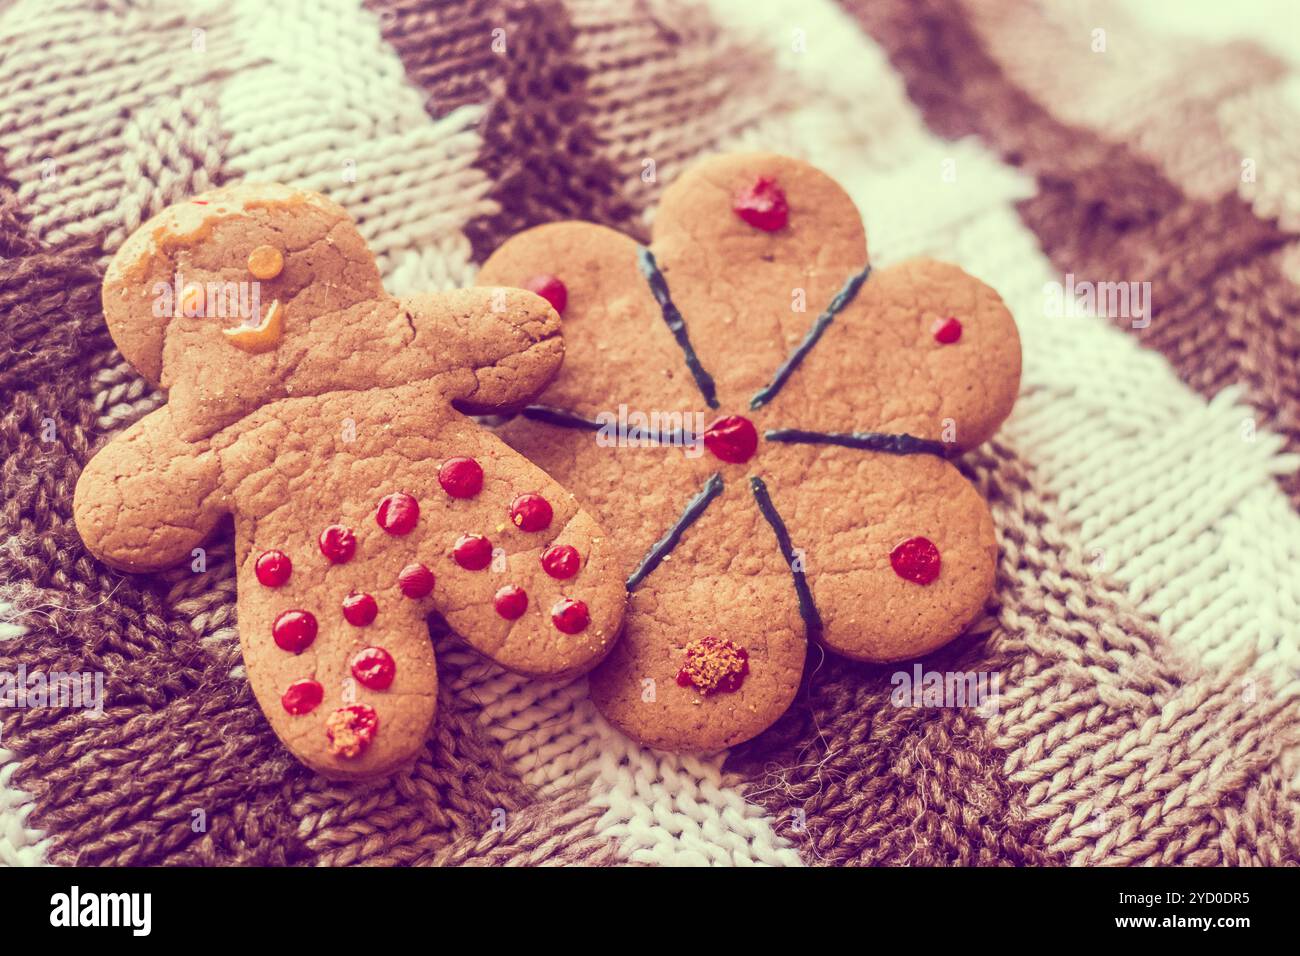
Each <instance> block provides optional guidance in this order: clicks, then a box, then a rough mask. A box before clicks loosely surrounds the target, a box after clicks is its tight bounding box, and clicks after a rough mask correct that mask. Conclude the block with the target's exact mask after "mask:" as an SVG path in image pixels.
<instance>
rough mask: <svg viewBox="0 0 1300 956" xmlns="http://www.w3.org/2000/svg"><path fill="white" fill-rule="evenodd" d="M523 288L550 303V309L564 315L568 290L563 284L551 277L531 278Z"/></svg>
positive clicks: (539, 276)
mask: <svg viewBox="0 0 1300 956" xmlns="http://www.w3.org/2000/svg"><path fill="white" fill-rule="evenodd" d="M524 288H525V289H527V290H528V291H529V292H535V293H536V294H537V295H540V296H541V297H542V298H543V299H545V300H546V301H547V302H549V303H551V308H552V309H554V310H555V311H556V312H558V313H560V315H564V307H565V306H566V305H568V304H569V290H568V289H566V288H565V287H564V283H563V282H561V281H560V280H559V279H558V278H556V277H555V276H553V275H549V274H548V275H538V276H533V277H532V278H531V279H529V280H528V281H527V282H525V283H524Z"/></svg>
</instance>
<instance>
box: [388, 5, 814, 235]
mask: <svg viewBox="0 0 1300 956" xmlns="http://www.w3.org/2000/svg"><path fill="white" fill-rule="evenodd" d="M367 4H368V6H370V7H371V8H372V9H374V10H376V11H377V13H378V15H379V20H380V28H381V30H382V31H383V34H384V36H385V38H386V39H387V40H388V41H389V42H390V43H391V44H392V46H393V48H394V49H395V50H396V51H397V53H398V55H399V56H400V57H401V59H402V62H403V64H404V65H405V67H406V71H407V75H408V77H409V78H410V79H411V81H412V82H414V83H416V84H418V85H419V86H421V87H422V88H423V89H424V90H426V91H427V93H428V94H429V95H428V99H427V101H426V108H427V109H428V110H429V111H430V113H431V114H432V115H434V116H435V117H436V116H442V115H445V113H446V112H447V111H448V110H450V109H452V108H454V107H456V106H461V105H464V104H466V103H473V102H481V103H485V104H487V105H488V109H489V112H488V117H487V119H486V121H485V122H484V123H483V125H482V127H481V133H482V136H483V139H484V144H483V149H482V153H481V156H480V159H479V160H478V162H477V163H476V165H477V166H478V167H479V168H480V169H482V170H483V171H484V173H486V175H487V176H488V178H489V179H490V180H492V182H493V184H494V185H493V189H492V191H491V193H490V194H489V195H490V196H491V198H492V199H494V200H496V202H497V203H498V204H499V206H500V211H499V212H498V213H495V214H493V215H490V216H486V217H482V218H479V219H476V220H473V221H471V222H470V223H469V224H468V225H467V226H466V232H467V234H468V235H469V237H470V240H471V242H472V243H473V246H474V254H475V256H476V258H479V259H482V258H484V257H486V256H487V255H488V254H490V253H491V252H492V251H493V250H494V249H495V248H496V247H497V246H498V245H499V244H500V243H501V242H502V241H504V240H505V239H506V238H508V237H509V236H511V235H513V234H514V233H516V232H518V231H520V230H522V229H526V228H528V227H530V226H534V225H538V224H539V223H544V222H552V221H555V220H558V219H586V220H589V221H592V222H599V223H602V224H604V225H608V226H611V227H614V228H617V229H620V230H623V231H625V232H629V233H631V234H633V235H635V236H638V237H640V238H645V227H644V224H643V221H642V213H643V212H644V211H645V210H646V209H647V208H649V207H650V206H651V205H653V203H654V201H655V200H656V198H657V197H658V195H659V192H660V190H661V188H662V184H663V183H665V182H667V181H670V180H671V179H672V178H673V177H674V176H675V175H676V174H677V172H679V171H680V170H681V168H682V167H683V166H684V165H685V163H686V162H687V161H688V160H690V159H692V158H694V157H695V156H697V155H699V154H700V153H702V152H704V151H705V150H707V149H708V148H709V147H710V146H712V145H714V144H716V143H718V142H719V141H721V140H723V139H726V138H728V137H730V136H733V135H734V134H735V133H736V132H738V131H739V130H741V129H744V128H746V127H748V126H751V125H752V124H754V123H755V122H757V120H758V119H759V118H761V116H762V115H763V114H764V113H765V112H766V111H768V110H770V109H772V108H773V107H774V106H775V105H777V104H780V103H782V102H786V101H788V100H789V99H790V98H791V97H792V96H793V93H792V91H791V88H789V87H788V86H782V85H781V84H777V83H773V82H771V77H772V75H773V70H774V66H773V64H772V63H771V62H770V58H769V57H767V56H766V55H765V54H759V53H755V52H753V51H752V50H748V49H746V48H744V47H743V46H740V45H737V44H734V43H732V42H730V41H728V40H727V39H726V38H725V35H724V33H723V32H722V31H721V30H719V29H718V27H717V26H716V25H715V24H714V23H713V22H712V21H711V20H710V19H709V18H708V16H707V15H706V14H705V13H704V12H702V11H701V10H699V9H698V8H693V7H687V6H675V5H674V6H669V7H666V8H664V9H658V10H657V9H652V8H651V7H649V6H633V7H629V6H628V5H627V4H625V3H621V2H617V0H569V2H568V3H563V2H560V0H545V2H542V3H528V2H522V0H500V2H492V3H485V2H453V3H450V4H445V3H440V2H435V0H367ZM669 13H670V14H671V15H668V14H669ZM494 31H497V32H495V33H494ZM494 39H495V40H497V41H498V42H504V43H505V52H502V53H495V52H492V43H493V41H494Z"/></svg>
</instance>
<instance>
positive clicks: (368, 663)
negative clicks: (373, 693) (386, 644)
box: [352, 647, 397, 690]
mask: <svg viewBox="0 0 1300 956" xmlns="http://www.w3.org/2000/svg"><path fill="white" fill-rule="evenodd" d="M396 673H397V662H396V661H394V660H393V655H392V654H390V653H388V651H386V650H384V649H383V648H382V647H367V648H366V649H365V650H362V651H358V652H357V654H356V656H355V657H353V658H352V676H353V677H355V678H356V679H357V681H358V682H359V683H360V684H361V685H362V686H363V687H369V688H370V689H371V690H388V688H389V687H390V686H391V685H392V683H393V676H394V675H395V674H396Z"/></svg>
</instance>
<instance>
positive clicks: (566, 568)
mask: <svg viewBox="0 0 1300 956" xmlns="http://www.w3.org/2000/svg"><path fill="white" fill-rule="evenodd" d="M581 567H582V556H581V555H580V554H578V549H577V548H575V547H574V546H573V545H571V544H556V545H552V546H551V547H549V548H547V549H546V550H545V551H543V552H542V570H544V571H545V572H546V573H547V574H549V575H550V576H551V577H553V578H557V579H559V580H561V581H563V580H566V579H567V578H571V577H573V576H574V575H575V574H577V573H578V569H579V568H581Z"/></svg>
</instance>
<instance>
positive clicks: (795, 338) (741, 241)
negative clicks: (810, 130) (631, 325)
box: [653, 153, 867, 410]
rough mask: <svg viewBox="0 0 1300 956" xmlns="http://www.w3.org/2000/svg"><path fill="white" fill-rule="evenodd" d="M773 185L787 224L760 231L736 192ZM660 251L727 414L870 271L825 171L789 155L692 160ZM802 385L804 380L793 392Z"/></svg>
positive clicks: (677, 186) (855, 226) (849, 207)
mask: <svg viewBox="0 0 1300 956" xmlns="http://www.w3.org/2000/svg"><path fill="white" fill-rule="evenodd" d="M759 180H763V181H770V182H771V183H773V184H774V185H775V187H776V188H779V189H780V190H781V192H782V194H783V196H784V197H785V200H786V202H787V204H788V209H789V212H788V219H787V222H786V225H785V226H784V227H782V228H780V229H777V230H775V231H770V232H769V231H766V230H764V229H761V228H755V227H754V226H752V225H750V224H749V223H747V222H746V221H745V220H744V219H742V218H741V217H740V216H739V215H737V213H736V211H735V209H734V208H733V207H734V206H735V203H736V197H737V194H738V193H740V192H742V191H744V190H745V189H746V188H747V187H749V186H750V185H751V184H753V183H754V182H756V181H759ZM653 249H654V254H655V257H656V259H657V261H658V264H659V267H660V269H661V270H662V272H663V274H664V276H665V277H666V280H667V283H668V285H669V287H670V288H671V290H672V296H673V301H674V302H675V303H676V305H677V307H678V308H679V310H680V311H681V313H682V315H683V316H684V317H685V320H686V323H687V325H688V326H689V328H690V331H691V337H692V340H693V341H694V342H695V344H696V349H697V351H698V352H699V355H700V360H701V362H702V363H703V365H704V366H705V368H707V369H708V370H709V372H710V373H711V374H712V375H713V377H714V378H715V379H716V381H717V385H718V394H719V397H720V400H721V404H722V406H723V407H724V408H728V409H733V410H739V409H742V408H745V407H747V406H748V404H749V401H750V399H751V397H752V396H753V395H754V394H755V393H756V392H757V391H758V390H759V389H760V388H762V387H763V386H764V385H765V384H767V382H768V381H769V379H770V378H771V376H772V374H773V373H774V371H775V370H776V369H777V368H778V367H779V366H780V365H781V363H782V362H784V361H785V360H786V358H787V356H788V355H789V353H790V352H791V351H792V350H793V349H794V348H796V347H797V345H798V343H799V342H800V341H801V340H802V339H803V338H804V337H805V336H806V334H807V332H808V330H809V328H811V326H812V325H813V323H814V322H815V321H816V318H817V316H818V314H819V313H820V312H821V311H822V310H823V309H824V308H825V307H826V306H827V305H828V304H829V303H830V302H831V301H832V300H833V299H834V297H835V295H836V294H837V293H838V292H839V291H840V289H841V288H842V287H843V285H844V283H845V282H846V281H847V280H848V279H849V278H850V277H851V276H853V275H855V274H857V273H858V272H860V271H861V270H862V268H863V267H864V266H865V265H866V264H867V242H866V235H865V233H864V231H863V228H862V219H861V216H860V215H859V214H858V210H857V208H856V207H855V206H854V204H853V201H852V200H851V199H850V198H849V196H848V194H847V193H845V192H844V190H843V189H842V188H841V187H840V186H839V184H838V183H836V182H835V181H834V180H833V179H831V178H830V177H829V176H827V175H826V174H825V173H823V172H821V171H820V170H818V169H816V168H814V167H812V166H810V165H808V164H807V163H804V162H801V161H799V160H796V159H791V158H789V157H786V156H778V155H774V154H767V153H742V154H732V155H723V156H717V157H713V158H710V159H706V160H704V161H702V162H700V163H697V164H695V165H693V166H692V167H691V168H690V169H689V170H687V171H686V172H685V173H684V174H683V175H682V176H681V178H680V179H678V180H677V181H676V182H674V183H673V184H672V185H671V186H670V187H669V188H668V189H667V190H666V192H665V193H664V198H663V202H662V203H661V205H660V209H659V213H658V216H657V217H656V219H655V230H654V243H653ZM790 388H791V390H792V392H798V391H800V390H801V389H802V382H799V383H793V384H791V386H790Z"/></svg>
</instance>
